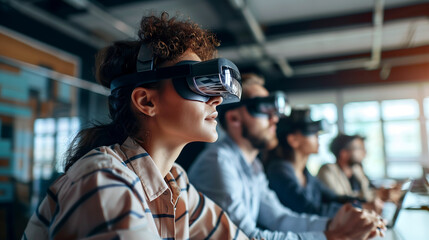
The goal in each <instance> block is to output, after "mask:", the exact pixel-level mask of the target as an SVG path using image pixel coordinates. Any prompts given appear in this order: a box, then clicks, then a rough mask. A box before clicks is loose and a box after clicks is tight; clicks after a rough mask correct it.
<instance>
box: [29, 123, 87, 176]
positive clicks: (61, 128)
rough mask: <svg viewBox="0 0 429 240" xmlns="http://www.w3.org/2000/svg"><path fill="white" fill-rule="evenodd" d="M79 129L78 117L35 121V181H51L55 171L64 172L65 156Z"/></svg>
mask: <svg viewBox="0 0 429 240" xmlns="http://www.w3.org/2000/svg"><path fill="white" fill-rule="evenodd" d="M79 128H80V121H79V119H78V118H76V117H71V118H67V117H65V118H58V119H54V118H45V119H36V120H35V122H34V153H33V154H34V168H33V175H34V179H49V178H50V177H51V175H52V172H53V170H54V169H55V170H56V171H58V172H63V164H64V154H65V152H66V151H67V147H68V145H69V143H70V142H71V140H73V137H74V136H75V135H76V133H77V132H78V131H79Z"/></svg>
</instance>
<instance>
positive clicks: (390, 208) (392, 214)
mask: <svg viewBox="0 0 429 240" xmlns="http://www.w3.org/2000/svg"><path fill="white" fill-rule="evenodd" d="M413 183H414V180H408V181H406V182H405V183H403V184H402V188H401V190H402V195H401V197H400V198H399V201H398V204H395V203H392V202H387V203H385V204H384V207H383V212H382V214H381V216H382V217H383V218H384V219H386V220H387V225H386V227H387V228H393V227H394V226H395V224H396V222H397V220H398V216H399V212H400V211H401V209H402V204H403V203H404V199H405V197H406V195H407V193H408V192H410V190H411V188H412V185H413Z"/></svg>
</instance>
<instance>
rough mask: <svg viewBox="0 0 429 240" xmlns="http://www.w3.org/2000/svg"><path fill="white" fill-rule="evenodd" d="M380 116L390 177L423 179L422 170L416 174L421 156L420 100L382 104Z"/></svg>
mask: <svg viewBox="0 0 429 240" xmlns="http://www.w3.org/2000/svg"><path fill="white" fill-rule="evenodd" d="M381 112H382V119H383V121H384V123H383V131H384V139H385V142H384V145H385V150H386V161H387V165H388V166H387V169H386V171H387V176H388V177H391V178H404V177H405V178H408V177H420V176H419V174H421V170H420V171H418V170H417V171H416V166H418V164H419V163H418V162H419V160H420V156H421V154H422V148H421V147H422V146H421V136H420V125H419V124H420V123H419V121H418V117H419V114H420V113H419V104H418V102H417V100H415V99H400V100H385V101H382V102H381Z"/></svg>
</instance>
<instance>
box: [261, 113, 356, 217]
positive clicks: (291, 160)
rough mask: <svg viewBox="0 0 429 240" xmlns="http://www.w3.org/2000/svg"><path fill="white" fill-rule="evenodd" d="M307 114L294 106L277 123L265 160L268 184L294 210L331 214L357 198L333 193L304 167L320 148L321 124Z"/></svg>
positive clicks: (323, 214) (330, 215)
mask: <svg viewBox="0 0 429 240" xmlns="http://www.w3.org/2000/svg"><path fill="white" fill-rule="evenodd" d="M309 114H310V110H309V109H293V110H292V113H291V116H290V117H287V118H282V119H280V121H279V123H278V124H277V139H278V141H279V144H278V145H277V147H276V148H275V149H274V150H272V151H270V152H269V154H268V157H267V159H266V161H265V162H266V173H267V177H268V181H269V186H270V188H271V189H273V190H274V191H275V192H276V194H277V197H278V198H279V200H280V201H281V202H282V203H283V205H285V206H286V207H288V208H290V209H292V210H293V211H295V212H299V213H312V214H317V215H321V216H329V217H333V216H335V214H336V213H337V211H338V210H339V209H340V208H341V206H342V205H343V203H346V202H351V201H357V198H353V197H347V196H340V195H337V194H335V193H334V192H333V191H331V190H330V189H329V188H327V187H326V186H325V185H324V184H323V183H322V182H320V181H319V180H318V179H317V178H316V177H314V176H313V175H311V173H310V172H309V171H308V170H307V168H306V164H307V161H308V158H309V156H310V154H316V153H318V151H319V138H318V134H319V132H320V131H322V130H323V129H322V128H323V125H324V124H322V123H324V122H323V120H321V121H313V120H312V119H311V118H310V116H309Z"/></svg>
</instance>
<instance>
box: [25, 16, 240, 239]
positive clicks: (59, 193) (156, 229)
mask: <svg viewBox="0 0 429 240" xmlns="http://www.w3.org/2000/svg"><path fill="white" fill-rule="evenodd" d="M173 33H174V34H173ZM217 45H218V42H217V40H215V38H214V36H213V35H212V34H211V33H209V32H207V31H205V30H203V29H200V28H199V27H198V25H196V24H193V23H191V22H189V21H179V20H178V19H176V18H169V16H168V14H167V13H163V14H162V15H161V17H160V18H159V17H156V16H149V17H144V18H143V19H142V21H141V25H140V31H139V40H134V41H132V40H130V41H119V42H115V43H114V44H113V45H111V46H108V47H106V48H105V49H103V50H101V51H100V52H99V54H98V55H97V69H96V76H97V80H98V81H99V82H100V83H101V84H102V85H103V86H105V87H108V88H109V87H110V89H111V95H110V96H109V98H108V100H109V110H110V116H111V118H112V121H111V123H109V124H106V125H98V126H95V127H91V128H88V129H84V130H82V131H80V132H79V134H78V136H77V137H76V138H75V140H74V142H73V143H74V144H73V143H72V145H71V147H70V149H69V156H68V158H67V162H66V168H65V173H64V174H63V175H62V176H61V177H59V178H58V179H57V180H56V181H55V182H54V183H53V184H52V185H51V187H50V188H49V190H48V196H47V197H45V198H44V200H43V201H42V203H41V204H40V205H39V206H38V208H37V209H36V212H35V214H34V215H33V216H32V218H31V219H30V221H29V223H28V225H27V228H26V229H25V232H24V235H23V237H22V239H37V240H40V239H94V240H95V239H205V238H207V239H233V238H234V239H236V238H240V239H247V237H246V236H245V235H244V234H243V232H241V231H240V230H239V229H238V228H237V227H236V226H235V225H234V224H233V223H232V222H231V221H230V219H229V218H228V216H227V215H226V214H225V213H224V211H222V209H221V208H220V207H218V206H217V205H216V204H214V203H213V202H212V201H211V200H210V199H208V198H207V197H205V196H204V195H203V194H201V193H198V192H197V191H196V190H195V188H194V187H193V186H192V185H190V184H189V181H188V178H187V176H186V173H185V171H184V170H183V169H182V168H181V167H180V166H178V165H177V164H175V163H174V161H175V160H176V158H177V156H178V155H179V153H180V151H181V150H182V148H183V146H185V145H186V144H187V143H189V142H193V141H205V142H213V141H215V140H216V139H217V136H218V135H217V132H216V121H215V120H214V118H215V117H216V115H217V112H216V107H217V106H218V105H219V104H221V103H222V101H223V100H225V101H226V100H227V99H230V98H231V99H236V100H237V101H238V99H239V96H240V95H241V86H240V82H239V78H240V73H239V72H238V69H237V68H236V67H235V65H234V64H233V63H232V62H230V61H228V60H226V59H217V60H211V59H213V57H214V55H215V46H217ZM167 46H168V47H167ZM191 64H192V69H200V70H201V69H203V70H201V71H199V72H196V71H193V70H192V71H188V70H189V69H190V65H191ZM178 70H181V71H178ZM184 70H185V71H184ZM219 71H221V72H219ZM227 74H231V75H229V76H228V75H227ZM221 75H222V76H225V77H229V78H228V80H229V81H225V82H223V83H221V81H224V80H225V79H220V77H219V76H221ZM200 76H204V78H203V80H204V81H205V82H204V84H205V85H204V86H201V84H199V83H194V84H193V85H192V87H209V88H210V87H211V88H213V86H216V89H217V90H216V91H210V92H207V91H204V90H202V91H196V90H195V91H193V90H192V89H191V87H189V86H188V83H187V78H191V79H193V80H195V81H198V80H199V79H201V77H200ZM210 76H214V77H212V78H210ZM222 78H223V77H222ZM228 83H230V84H235V85H234V87H235V91H230V90H231V89H232V88H231V85H226V84H228ZM233 90H234V89H233Z"/></svg>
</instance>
